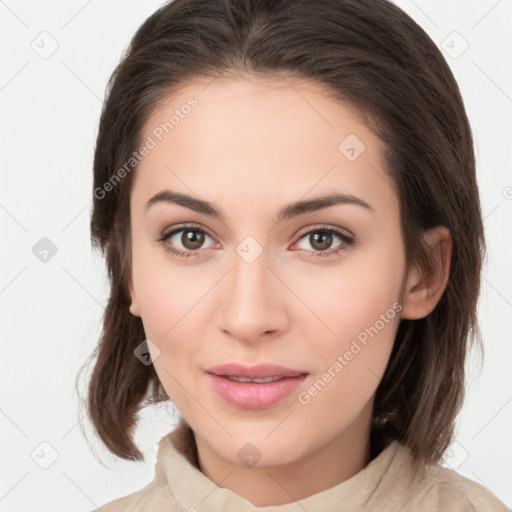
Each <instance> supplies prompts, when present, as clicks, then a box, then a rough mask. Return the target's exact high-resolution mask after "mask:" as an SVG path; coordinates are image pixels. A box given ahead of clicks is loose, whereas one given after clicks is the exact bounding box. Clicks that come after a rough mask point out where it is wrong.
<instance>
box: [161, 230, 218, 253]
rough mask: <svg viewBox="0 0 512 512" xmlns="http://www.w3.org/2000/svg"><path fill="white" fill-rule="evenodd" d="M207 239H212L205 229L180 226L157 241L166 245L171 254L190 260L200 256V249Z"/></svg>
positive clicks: (163, 234)
mask: <svg viewBox="0 0 512 512" xmlns="http://www.w3.org/2000/svg"><path fill="white" fill-rule="evenodd" d="M206 237H208V238H210V239H211V237H210V235H209V234H208V233H207V232H206V231H205V230H204V229H201V228H198V227H196V226H180V227H179V228H176V229H173V230H172V231H169V232H167V233H166V232H164V233H162V235H161V236H160V237H159V238H158V240H157V241H158V242H160V243H161V244H162V245H164V247H165V249H166V250H167V251H169V252H170V253H171V254H174V255H175V256H177V257H178V258H186V259H188V258H191V257H192V258H194V257H196V256H199V249H202V248H203V247H202V246H203V244H204V241H205V238H206ZM168 242H170V243H168ZM176 247H177V248H176Z"/></svg>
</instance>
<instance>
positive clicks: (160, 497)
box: [91, 468, 178, 512]
mask: <svg viewBox="0 0 512 512" xmlns="http://www.w3.org/2000/svg"><path fill="white" fill-rule="evenodd" d="M141 510H144V512H161V511H162V510H165V511H166V512H175V511H177V510H178V508H177V505H176V502H175V500H174V498H173V496H172V494H171V491H170V489H169V486H168V485H167V482H166V480H165V476H164V475H163V474H161V473H160V472H159V471H158V468H157V470H156V472H155V478H154V479H153V480H152V481H151V482H150V483H149V484H148V485H146V487H144V488H142V489H140V490H139V491H136V492H133V493H131V494H128V495H127V496H123V497H122V498H118V499H116V500H114V501H111V502H109V503H106V504H104V505H101V507H99V508H96V509H94V510H93V511H91V512H140V511H141Z"/></svg>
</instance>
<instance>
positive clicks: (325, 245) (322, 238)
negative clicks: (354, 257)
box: [298, 226, 354, 257]
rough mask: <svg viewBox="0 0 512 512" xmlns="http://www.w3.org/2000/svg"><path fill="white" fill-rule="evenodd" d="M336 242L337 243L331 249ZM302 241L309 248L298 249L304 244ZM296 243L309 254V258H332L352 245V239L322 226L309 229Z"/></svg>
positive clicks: (338, 231) (336, 230)
mask: <svg viewBox="0 0 512 512" xmlns="http://www.w3.org/2000/svg"><path fill="white" fill-rule="evenodd" d="M336 240H337V241H338V243H337V244H336V245H335V246H334V247H332V245H333V244H334V243H335V241H336ZM304 241H306V242H307V243H308V244H309V246H310V247H300V244H302V243H304ZM298 243H299V247H300V248H301V249H305V250H307V251H308V252H309V253H310V254H311V257H316V256H332V255H335V254H338V253H339V252H341V251H343V250H345V249H348V247H350V246H351V245H352V244H353V243H354V238H353V237H352V236H349V235H346V234H345V233H343V232H342V231H340V230H338V229H334V228H330V227H328V226H325V227H324V226H322V227H316V228H313V229H310V230H309V231H307V232H306V233H304V234H303V235H302V236H301V237H300V239H299V242H298Z"/></svg>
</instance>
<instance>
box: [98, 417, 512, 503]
mask: <svg viewBox="0 0 512 512" xmlns="http://www.w3.org/2000/svg"><path fill="white" fill-rule="evenodd" d="M411 468H412V455H411V453H410V450H409V448H408V447H406V446H405V445H403V444H401V443H400V442H398V441H396V440H395V441H393V442H392V443H391V444H389V445H388V446H387V447H386V448H385V449H384V450H383V451H381V453H380V454H379V455H378V456H377V457H375V458H374V459H373V460H371V461H370V463H369V464H368V465H367V466H366V467H365V468H364V469H362V470H361V471H359V472H358V473H357V474H355V475H354V476H352V477H351V478H349V479H348V480H345V481H344V482H342V483H340V484H338V485H336V486H334V487H331V488H330V489H326V490H324V491H321V492H319V493H317V494H314V495H312V496H309V497H307V498H304V499H302V500H299V501H296V502H291V503H287V504H284V505H277V506H265V507H256V506H254V505H253V504H251V503H250V502H249V501H247V500H245V499H244V498H242V497H241V496H239V495H238V494H236V493H235V492H234V491H231V490H230V489H227V488H222V487H217V486H216V485H215V483H214V482H213V481H212V480H210V479H209V478H208V477H206V475H204V474H203V473H202V472H201V471H200V469H199V467H198V466H197V456H196V447H195V442H194V437H193V433H192V431H191V429H190V427H189V426H188V425H186V424H185V423H180V424H179V425H178V427H176V428H175V429H174V430H173V431H172V432H170V433H169V434H167V435H166V436H164V437H163V438H162V439H161V441H160V442H159V447H158V454H157V463H156V468H155V476H154V479H153V481H152V482H151V483H149V484H148V485H147V486H146V487H144V488H143V489H141V490H139V491H137V492H134V493H132V494H130V495H128V496H125V497H123V498H119V499H117V500H115V501H112V502H110V503H108V504H106V505H103V506H102V507H101V508H100V509H96V511H94V512H135V511H137V512H178V511H179V512H213V511H223V512H258V511H259V512H262V511H263V512H331V511H332V512H334V511H336V512H357V511H368V512H371V511H375V512H377V511H378V512H423V511H425V512H426V511H428V512H433V511H443V512H477V511H478V512H480V511H485V512H507V511H509V509H507V508H506V507H505V505H504V504H503V503H502V502H500V501H499V500H498V499H497V498H496V497H495V496H494V495H493V494H492V493H491V492H490V491H488V490H487V489H486V488H485V487H484V486H483V485H481V484H479V483H477V482H474V481H472V480H470V479H468V478H465V477H463V476H461V475H459V474H458V473H457V472H455V471H454V470H451V469H448V468H444V467H441V466H437V465H427V466H426V467H425V468H426V471H425V472H424V474H423V475H422V476H421V477H420V478H417V479H416V480H415V481H413V480H412V478H411V473H412V471H411Z"/></svg>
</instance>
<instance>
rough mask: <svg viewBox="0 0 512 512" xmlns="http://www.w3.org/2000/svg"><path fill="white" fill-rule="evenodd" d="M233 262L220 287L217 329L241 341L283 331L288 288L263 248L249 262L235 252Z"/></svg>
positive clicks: (265, 337)
mask: <svg viewBox="0 0 512 512" xmlns="http://www.w3.org/2000/svg"><path fill="white" fill-rule="evenodd" d="M233 265H234V266H233V268H232V270H231V271H230V272H229V274H228V275H227V276H226V278H225V279H224V281H225V282H224V284H223V286H221V287H220V290H219V292H220V294H221V295H222V296H220V297H218V299H219V300H218V304H219V318H220V319H219V327H220V329H221V330H223V331H224V332H225V333H228V334H229V335H231V336H232V337H233V338H235V339H237V340H239V341H241V342H244V343H254V342H257V341H261V340H262V339H268V338H269V337H270V336H271V335H273V336H274V337H275V336H277V335H278V334H279V333H282V332H284V330H285V329H286V328H287V323H288V319H289V316H288V312H287V308H286V293H288V294H290V292H289V291H288V290H287V288H286V286H285V285H284V284H283V282H282V280H281V279H280V278H279V277H278V275H277V274H278V273H279V272H276V270H275V269H274V268H271V267H272V266H273V265H272V263H271V262H270V261H269V259H268V258H267V257H266V254H265V252H263V253H262V254H261V255H260V256H259V257H258V258H257V259H256V260H255V261H253V262H252V263H248V262H247V261H245V260H244V259H243V258H242V257H240V256H239V255H238V254H235V255H234V259H233Z"/></svg>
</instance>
